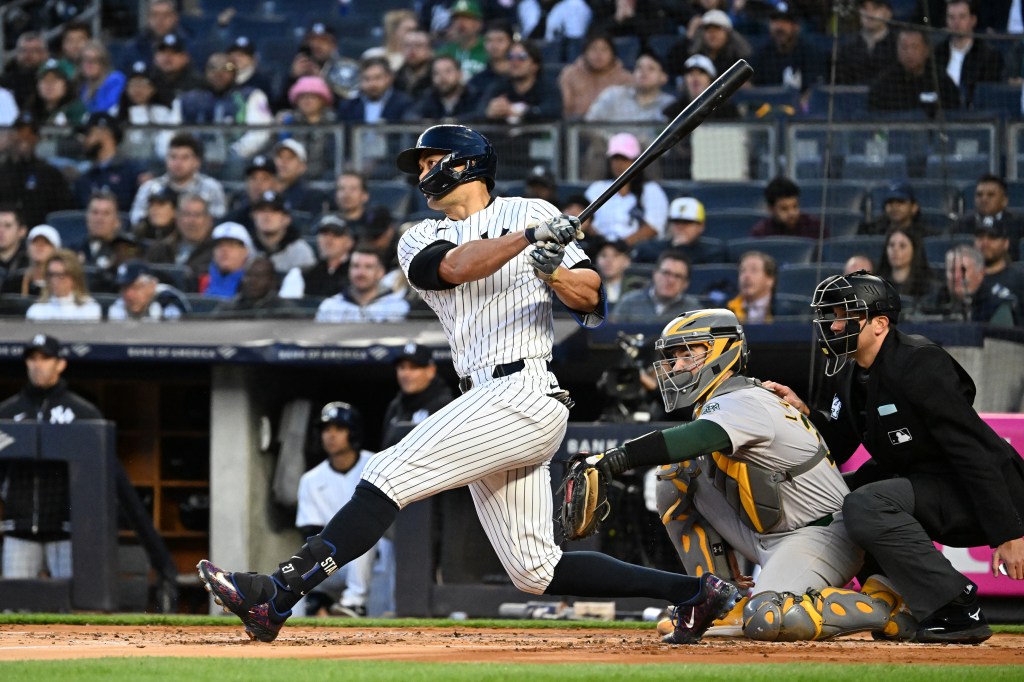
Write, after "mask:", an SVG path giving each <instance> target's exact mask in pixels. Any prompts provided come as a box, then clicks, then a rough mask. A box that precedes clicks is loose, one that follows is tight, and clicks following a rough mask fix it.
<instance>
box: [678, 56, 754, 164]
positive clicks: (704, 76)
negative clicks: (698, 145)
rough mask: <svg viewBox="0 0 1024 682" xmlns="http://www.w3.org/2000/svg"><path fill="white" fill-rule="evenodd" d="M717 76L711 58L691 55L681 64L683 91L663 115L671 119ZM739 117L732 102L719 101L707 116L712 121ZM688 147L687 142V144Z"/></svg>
mask: <svg viewBox="0 0 1024 682" xmlns="http://www.w3.org/2000/svg"><path fill="white" fill-rule="evenodd" d="M717 77H718V71H716V70H715V65H714V64H713V63H712V62H711V59H710V58H708V57H705V56H704V55H702V54H695V55H691V56H690V57H689V58H688V59H687V60H686V62H685V63H684V64H683V91H682V92H681V93H680V94H679V97H678V98H676V101H674V102H672V104H670V105H668V106H667V107H666V108H665V117H666V118H668V119H673V118H675V117H676V116H678V115H679V113H680V112H681V111H682V110H683V109H685V108H686V107H687V106H688V105H689V104H690V103H691V102H693V100H695V99H697V97H698V96H699V95H700V94H701V93H702V92H704V91H705V90H707V89H708V86H710V85H711V83H712V81H714V80H715V78H717ZM739 117H740V112H739V110H738V109H736V105H735V104H733V103H732V102H729V101H725V102H722V103H720V104H719V105H718V106H717V107H716V108H715V110H714V111H712V112H711V114H710V115H709V116H708V118H709V119H711V120H712V121H715V120H718V121H728V120H732V119H737V118H739ZM687 148H689V144H687Z"/></svg>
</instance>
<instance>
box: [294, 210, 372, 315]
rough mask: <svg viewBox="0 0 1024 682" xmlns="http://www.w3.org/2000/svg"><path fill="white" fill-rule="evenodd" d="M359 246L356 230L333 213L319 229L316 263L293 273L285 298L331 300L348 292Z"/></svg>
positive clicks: (317, 233)
mask: <svg viewBox="0 0 1024 682" xmlns="http://www.w3.org/2000/svg"><path fill="white" fill-rule="evenodd" d="M355 245H356V240H355V237H354V236H353V235H352V229H351V228H350V227H349V226H348V223H346V222H345V220H344V219H342V218H340V217H338V216H336V215H333V214H331V213H328V214H327V215H325V216H324V217H322V218H321V219H320V222H319V223H317V226H316V248H317V252H318V253H319V257H318V258H317V261H316V263H315V264H314V265H312V266H311V267H308V268H306V269H304V270H298V269H296V270H291V271H289V272H288V274H287V275H286V276H285V281H284V284H283V285H282V287H281V291H282V293H281V295H282V296H288V297H290V298H299V297H301V296H316V297H319V298H327V297H328V296H334V295H335V294H338V293H341V292H342V291H344V290H345V289H347V288H348V286H349V281H348V264H349V259H350V258H351V256H352V249H353V248H354V247H355Z"/></svg>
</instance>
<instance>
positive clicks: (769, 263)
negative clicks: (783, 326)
mask: <svg viewBox="0 0 1024 682" xmlns="http://www.w3.org/2000/svg"><path fill="white" fill-rule="evenodd" d="M777 278H778V268H777V267H776V265H775V259H774V258H772V257H771V256H769V255H768V254H767V253H764V252H762V251H747V252H746V253H744V254H743V255H742V256H740V264H739V279H738V282H739V290H740V293H739V294H737V296H736V298H734V299H732V300H731V301H729V302H728V303H727V304H726V306H725V307H726V308H728V309H729V310H731V311H732V313H733V314H734V315H736V319H737V320H739V321H740V324H767V323H770V322H772V315H773V313H774V311H773V310H772V299H773V298H774V296H775V282H776V280H777Z"/></svg>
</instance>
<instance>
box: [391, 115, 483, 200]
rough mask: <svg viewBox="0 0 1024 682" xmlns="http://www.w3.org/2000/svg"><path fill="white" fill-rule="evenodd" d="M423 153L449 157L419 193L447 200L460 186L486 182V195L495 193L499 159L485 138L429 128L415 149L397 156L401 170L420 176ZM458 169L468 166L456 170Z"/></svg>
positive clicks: (452, 128)
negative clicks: (449, 194) (471, 182)
mask: <svg viewBox="0 0 1024 682" xmlns="http://www.w3.org/2000/svg"><path fill="white" fill-rule="evenodd" d="M423 152H435V153H443V154H447V156H445V157H444V158H443V159H441V160H440V161H438V162H437V164H435V165H434V167H433V168H431V169H430V172H428V173H427V174H426V176H424V178H423V180H421V181H420V191H421V192H423V193H424V194H426V195H428V196H432V197H440V196H444V195H445V194H447V193H448V192H450V191H451V190H452V189H453V188H454V187H456V186H457V185H461V184H462V183H464V182H469V181H471V180H483V181H484V182H485V183H487V191H488V192H490V191H491V190H492V189H494V174H495V171H496V170H497V167H498V156H497V155H496V154H495V153H494V147H492V146H491V143H490V142H489V141H488V140H487V138H486V137H484V136H483V135H481V134H480V133H478V132H477V131H475V130H473V129H472V128H467V127H466V126H460V125H453V124H444V125H436V126H432V127H430V128H427V129H426V130H424V131H423V134H422V135H420V137H419V139H418V140H416V146H415V147H410V148H409V149H406V150H405V151H404V152H402V153H401V154H399V155H398V169H399V170H401V171H402V172H403V173H411V174H412V175H419V173H420V166H419V162H420V155H421V154H422V153H423ZM456 166H465V168H463V169H462V170H456V168H455V167H456Z"/></svg>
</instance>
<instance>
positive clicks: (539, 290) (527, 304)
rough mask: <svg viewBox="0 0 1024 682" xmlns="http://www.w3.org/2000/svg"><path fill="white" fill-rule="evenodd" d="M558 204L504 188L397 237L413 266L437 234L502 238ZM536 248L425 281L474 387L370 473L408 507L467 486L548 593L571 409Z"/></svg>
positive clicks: (490, 528)
mask: <svg viewBox="0 0 1024 682" xmlns="http://www.w3.org/2000/svg"><path fill="white" fill-rule="evenodd" d="M557 215H558V211H557V210H556V209H555V207H554V206H552V205H551V204H549V203H547V202H545V201H541V200H539V199H520V198H495V199H494V200H493V201H492V202H491V203H490V204H489V205H488V206H487V207H486V208H484V209H482V210H480V211H478V212H477V213H474V214H473V215H471V216H469V217H468V218H466V219H465V220H451V219H449V218H443V219H439V220H426V221H424V222H422V223H420V224H418V225H416V226H414V227H412V228H411V229H409V230H408V231H407V232H406V233H405V234H404V235H403V236H402V238H401V240H400V241H399V244H398V258H399V262H400V264H401V266H402V269H403V270H404V271H405V273H406V275H407V276H408V274H409V267H410V264H411V263H412V260H413V258H414V257H415V256H416V255H417V254H418V253H419V252H420V251H421V250H423V249H424V248H426V247H428V246H430V245H431V244H434V243H436V242H438V241H445V242H450V243H452V244H455V245H462V244H466V243H467V242H471V241H475V240H478V239H493V238H497V237H501V236H504V235H506V234H508V233H510V232H518V231H522V230H524V229H525V228H526V227H527V226H528V225H531V224H536V223H538V222H541V221H543V220H546V219H548V218H552V217H554V216H557ZM528 253H529V249H527V250H524V251H523V252H522V253H520V254H519V255H517V256H516V257H515V258H513V259H512V260H510V261H509V262H508V263H506V264H505V265H503V266H502V267H501V268H500V269H499V270H498V271H497V272H495V273H494V274H492V275H490V276H488V277H485V278H483V279H480V280H476V281H472V282H466V283H464V284H460V285H459V286H457V287H454V288H452V289H444V290H439V291H425V290H418V292H419V294H420V295H421V296H422V297H423V300H424V301H426V302H427V304H428V305H429V306H430V307H431V308H432V309H433V310H434V312H435V313H437V316H438V317H439V318H440V320H441V325H442V326H443V328H444V331H445V335H446V336H447V337H448V342H449V344H450V345H451V350H452V361H453V362H454V364H455V369H456V371H457V372H458V374H459V376H460V377H462V378H464V379H465V378H469V379H471V380H472V385H473V387H472V388H471V389H470V390H468V391H467V392H466V393H464V394H463V395H462V396H461V397H459V398H457V399H456V400H454V401H452V402H451V403H449V404H448V405H447V406H446V407H444V408H443V409H441V410H440V411H438V412H436V413H434V414H432V415H431V416H430V417H428V418H427V419H426V420H425V421H423V422H421V423H420V424H419V425H418V426H417V427H416V428H415V429H413V430H412V431H411V432H410V433H409V435H408V436H406V437H405V438H404V439H403V440H402V441H401V442H400V443H398V444H397V445H394V446H393V447H391V448H388V449H387V450H384V451H382V452H380V453H379V454H378V455H377V456H375V457H374V458H373V459H372V460H371V461H370V462H369V463H367V465H366V469H365V470H364V471H363V478H364V479H365V480H366V481H368V482H369V483H372V484H373V485H374V486H376V487H377V488H379V489H380V490H381V491H383V492H384V493H385V494H386V495H387V496H388V497H390V498H391V499H392V500H394V502H395V503H396V504H397V505H398V506H399V507H400V508H401V507H404V506H405V505H407V504H410V503H412V502H415V501H417V500H421V499H423V498H426V497H429V496H431V495H434V494H436V493H439V492H441V491H444V490H449V489H452V488H457V487H460V486H464V485H467V486H469V489H470V493H471V494H472V497H473V503H474V505H475V507H476V510H477V514H478V515H479V517H480V522H481V524H482V526H483V528H484V531H485V532H486V533H487V537H488V539H489V540H490V542H491V545H492V546H493V547H494V550H495V552H496V553H497V555H498V557H499V558H500V560H501V562H502V565H503V566H504V567H505V570H506V571H507V572H508V574H509V576H510V577H511V578H512V582H513V584H514V585H515V586H516V587H518V588H519V589H520V590H523V591H525V592H530V593H537V594H539V593H542V592H543V591H544V590H545V588H546V587H547V585H548V584H549V583H550V582H551V579H552V575H553V571H554V567H555V565H556V564H557V563H558V561H559V559H560V558H561V550H560V548H559V547H558V545H557V544H556V543H555V541H554V537H553V533H554V531H553V527H552V511H553V508H552V495H551V482H550V472H549V469H548V463H549V461H550V459H551V457H552V456H553V455H554V453H555V451H556V450H557V448H558V445H559V443H561V441H562V438H563V436H564V435H565V429H566V423H567V422H568V418H569V410H568V408H566V406H565V405H563V404H562V403H561V402H559V401H558V400H555V399H554V398H551V397H549V394H551V393H554V392H556V391H558V390H560V389H559V386H558V380H557V378H556V377H555V375H554V374H552V373H551V372H549V371H548V368H547V363H548V361H549V360H550V359H551V347H552V344H553V341H554V323H553V319H552V301H553V294H552V293H551V291H550V289H549V288H548V287H547V286H546V285H545V284H544V283H543V282H542V281H541V280H540V279H538V278H537V276H536V274H535V272H534V269H533V267H532V266H531V265H530V261H529V259H528V258H527V254H528ZM584 260H586V255H585V254H584V253H583V251H582V250H581V249H580V248H579V247H578V246H577V245H576V244H575V243H572V244H569V245H568V246H566V247H565V258H564V260H563V264H564V265H565V266H566V267H570V268H571V267H572V266H573V265H574V264H577V263H580V262H581V261H584ZM510 363H511V364H512V367H510V368H507V369H508V370H509V371H508V373H507V375H506V376H500V372H501V370H499V377H498V378H495V377H494V374H495V368H496V367H499V366H504V365H509V364H510ZM520 363H521V364H520ZM519 366H521V367H522V369H520V370H518V371H516V367H519Z"/></svg>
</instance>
